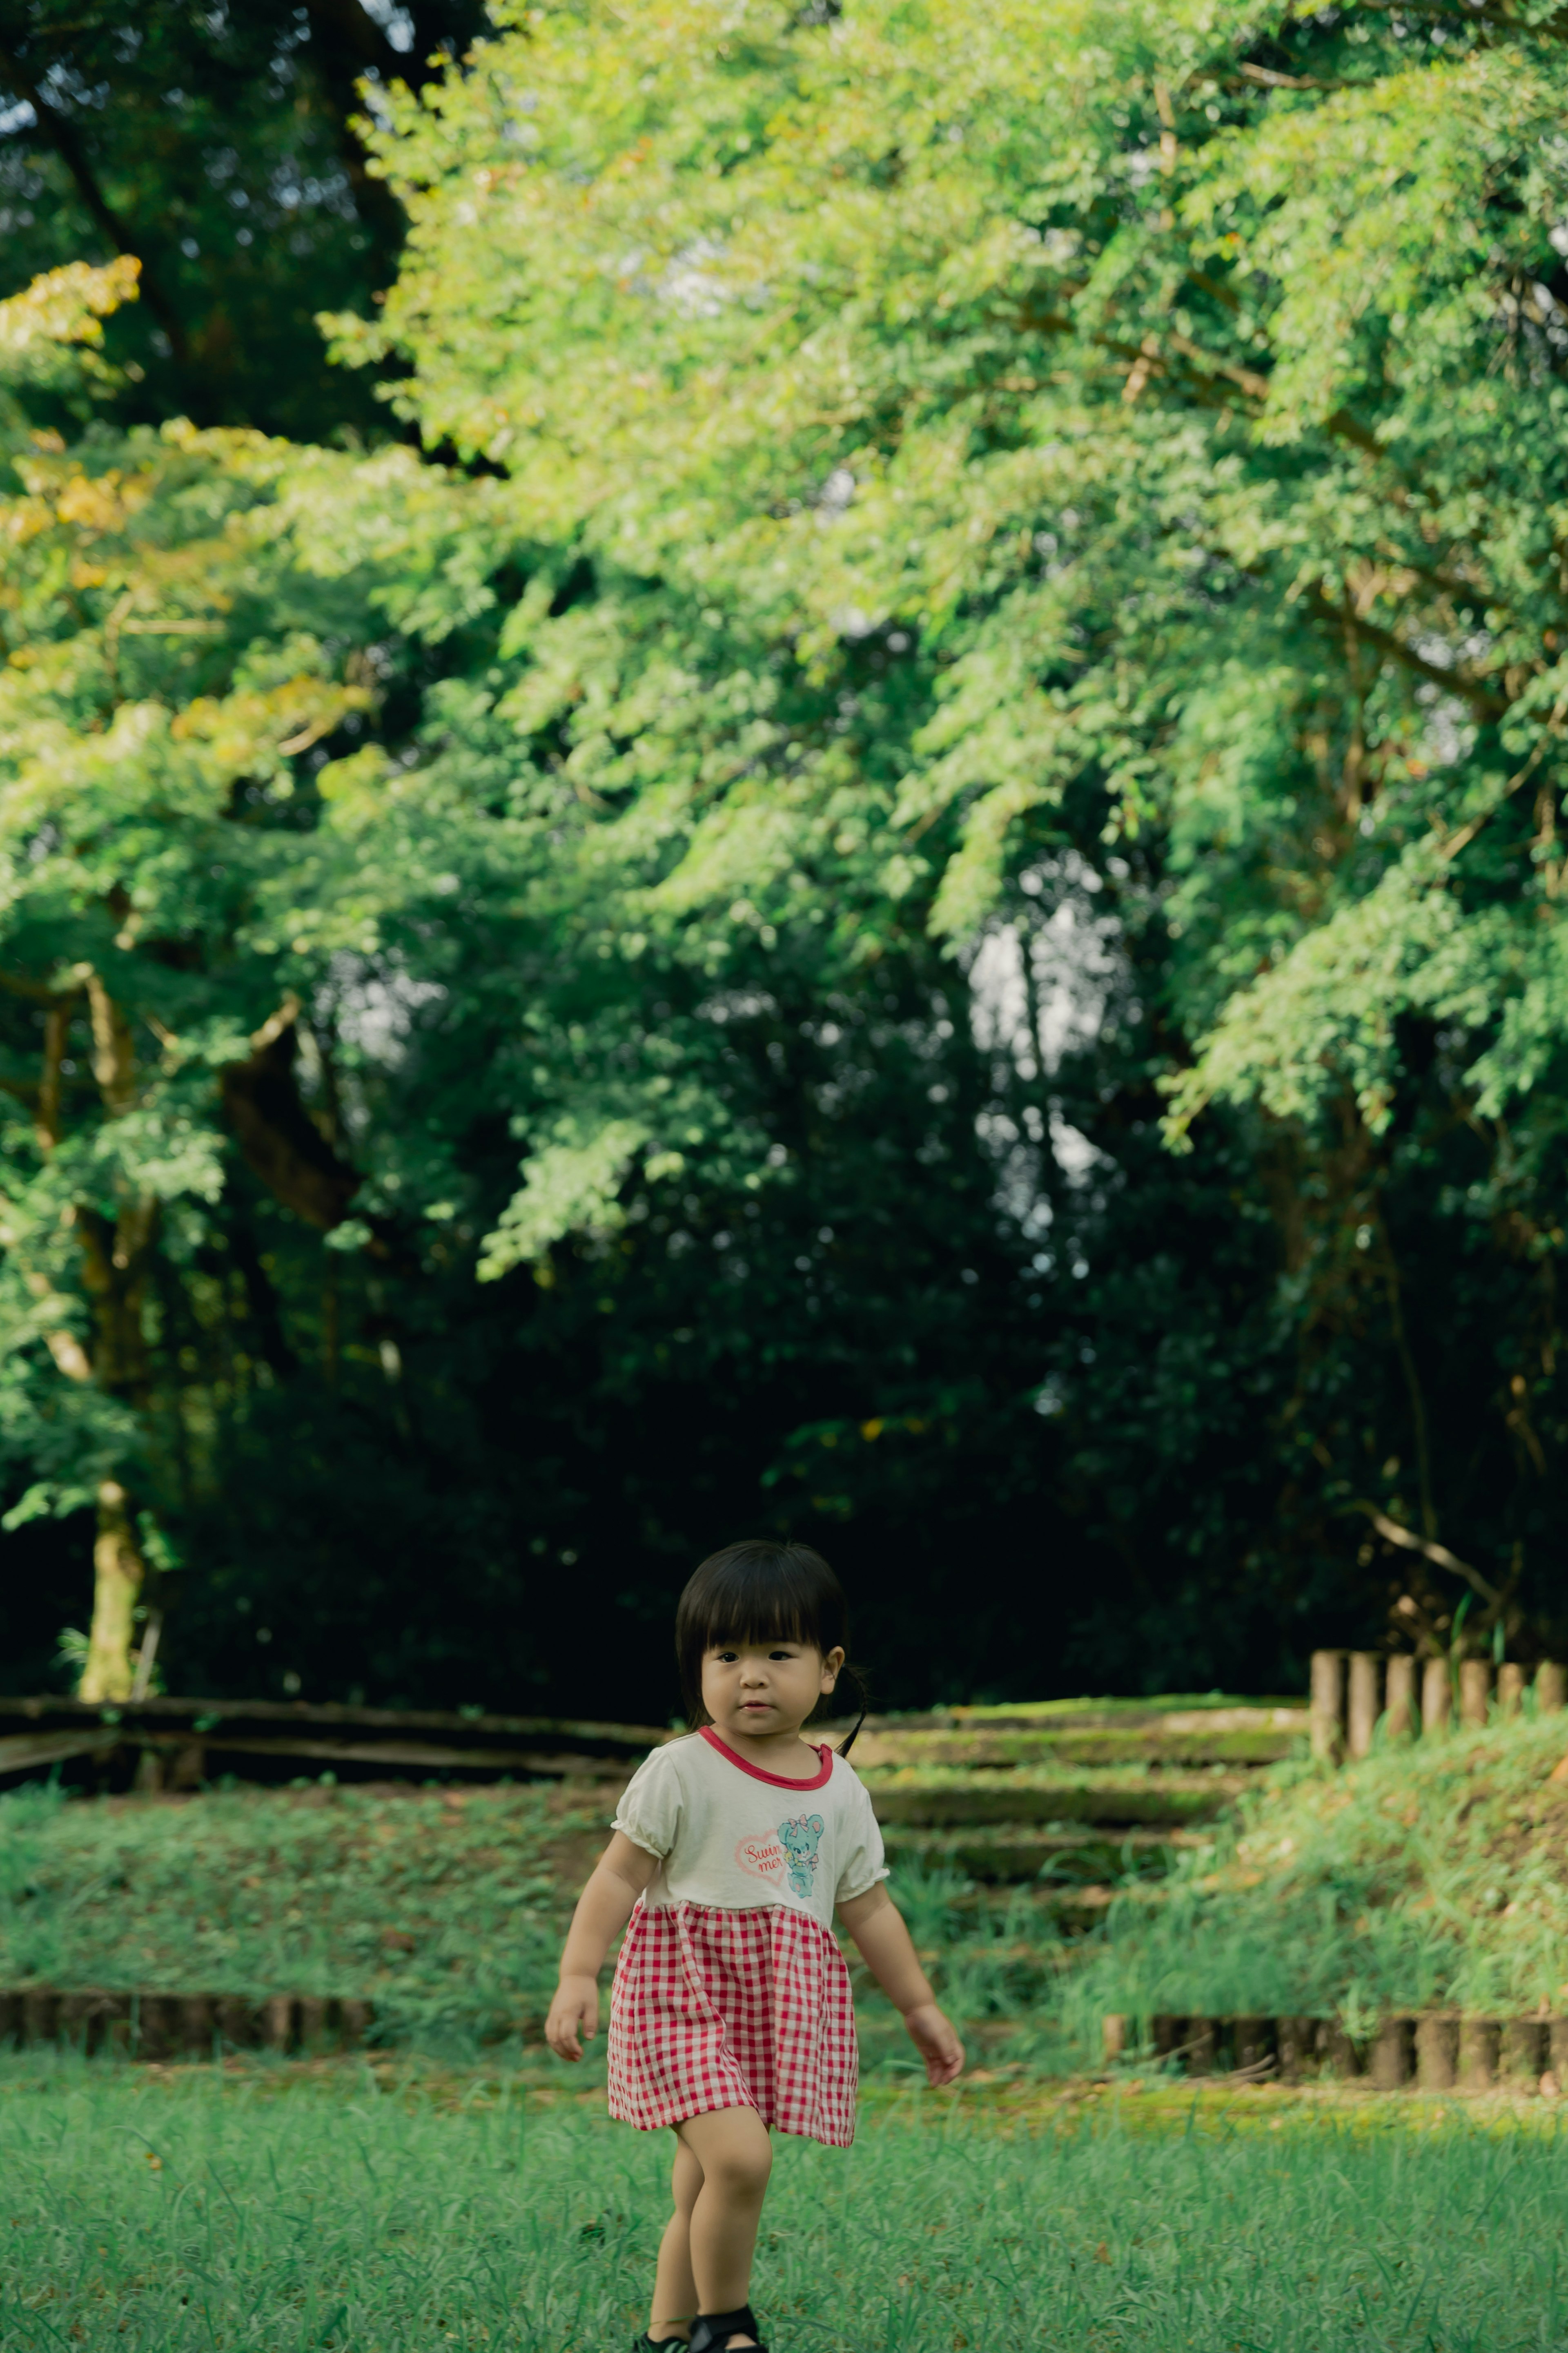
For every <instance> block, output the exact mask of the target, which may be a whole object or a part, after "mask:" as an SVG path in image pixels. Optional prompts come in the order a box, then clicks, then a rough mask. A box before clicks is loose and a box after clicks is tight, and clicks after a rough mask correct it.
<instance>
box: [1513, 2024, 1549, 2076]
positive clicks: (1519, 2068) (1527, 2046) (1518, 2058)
mask: <svg viewBox="0 0 1568 2353" xmlns="http://www.w3.org/2000/svg"><path fill="white" fill-rule="evenodd" d="M1546 2057H1547V2033H1546V2021H1545V2020H1544V2019H1543V2018H1510V2019H1505V2020H1504V2021H1503V2030H1502V2072H1503V2077H1504V2080H1505V2082H1507V2083H1510V2084H1528V2085H1529V2086H1530V2088H1531V2091H1533V2090H1534V2089H1535V2086H1536V2085H1537V2084H1539V2083H1540V2081H1541V2078H1542V2075H1543V2074H1544V2073H1546Z"/></svg>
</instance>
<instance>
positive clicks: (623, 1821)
mask: <svg viewBox="0 0 1568 2353" xmlns="http://www.w3.org/2000/svg"><path fill="white" fill-rule="evenodd" d="M681 1805H682V1790H681V1787H680V1768H679V1764H678V1763H677V1761H676V1759H675V1758H674V1757H672V1756H671V1755H670V1753H669V1751H668V1748H656V1749H655V1750H654V1751H653V1753H652V1755H651V1756H649V1757H644V1759H643V1761H642V1763H641V1764H640V1765H639V1766H638V1767H637V1771H636V1772H635V1773H634V1774H633V1775H632V1778H631V1779H630V1780H629V1781H628V1782H627V1783H626V1788H625V1789H624V1790H623V1791H622V1792H621V1802H620V1804H619V1805H618V1806H617V1807H616V1819H615V1820H614V1821H613V1822H612V1823H611V1824H610V1828H611V1829H612V1830H616V1831H624V1833H625V1834H626V1837H627V1838H629V1839H630V1840H631V1841H632V1844H633V1845H634V1846H640V1847H641V1848H642V1850H643V1852H644V1853H645V1854H653V1855H657V1856H658V1859H659V1861H660V1862H663V1860H664V1858H665V1856H666V1855H667V1854H668V1852H670V1850H671V1848H672V1847H673V1846H674V1844H675V1841H676V1838H677V1836H678V1835H679V1830H680V1816H681Z"/></svg>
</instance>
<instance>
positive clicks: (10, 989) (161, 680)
mask: <svg viewBox="0 0 1568 2353" xmlns="http://www.w3.org/2000/svg"><path fill="white" fill-rule="evenodd" d="M128 291H134V267H133V265H132V266H131V267H129V268H127V267H126V266H123V265H115V266H114V267H112V268H111V269H108V270H102V271H97V270H93V269H88V268H86V267H85V266H82V265H78V266H77V267H76V268H75V269H65V270H61V271H58V272H56V273H55V274H54V276H53V277H52V278H46V279H45V280H40V281H39V282H38V284H37V285H36V286H35V287H34V288H33V289H32V290H30V292H29V293H28V294H26V295H24V296H22V297H20V298H16V299H15V300H13V301H11V302H9V303H7V304H5V306H4V307H3V308H0V348H3V349H5V351H6V352H7V353H8V354H9V356H10V359H11V362H12V365H13V374H14V375H16V374H19V375H22V376H23V377H24V378H26V377H27V376H28V375H31V376H32V377H33V378H34V380H35V383H36V381H37V379H38V378H39V377H40V376H43V377H45V378H46V379H47V378H48V377H49V376H51V375H52V376H53V377H54V378H55V379H56V380H57V381H58V379H59V378H60V377H61V376H62V375H67V374H68V371H67V370H65V369H62V367H61V365H60V364H59V355H60V354H61V353H63V352H65V351H67V350H68V347H69V345H70V344H71V343H73V342H74V343H78V344H85V345H86V346H87V356H88V357H89V359H90V358H91V357H92V356H93V354H94V348H95V347H96V345H97V343H98V342H99V340H100V327H99V321H100V318H101V316H102V315H104V314H105V313H107V312H109V311H112V309H113V308H114V307H115V305H116V303H117V302H118V301H120V300H121V298H122V297H123V295H124V294H125V293H126V292H128ZM13 422H14V427H15V429H14V431H13V435H12V439H11V447H10V449H9V451H8V456H9V460H10V466H11V469H12V470H13V473H14V476H15V477H16V482H17V487H16V490H15V491H13V492H12V493H11V494H10V495H9V496H8V497H6V498H5V501H4V505H3V508H0V513H3V516H4V526H3V527H4V530H5V536H6V540H7V543H8V545H9V548H10V550H11V553H10V555H9V557H8V561H7V567H6V573H5V589H4V602H3V607H0V619H3V626H4V630H5V641H6V652H7V662H6V667H5V671H4V673H0V778H3V793H0V857H3V858H4V861H5V874H6V878H7V879H6V884H5V912H4V916H3V918H0V934H3V941H4V944H3V946H0V989H3V990H4V992H5V1005H4V1008H0V1025H3V1029H4V1034H5V1071H4V1076H3V1079H0V1085H3V1087H4V1092H5V1095H6V1096H7V1097H8V1098H9V1100H10V1102H11V1103H12V1105H13V1106H14V1110H13V1116H12V1118H11V1121H10V1123H9V1124H8V1127H7V1128H6V1130H5V1134H4V1136H3V1137H0V1165H3V1167H4V1179H3V1184H4V1209H3V1216H4V1228H3V1233H0V1239H3V1240H4V1244H5V1269H4V1275H3V1277H0V1282H3V1283H4V1288H5V1294H6V1296H5V1320H6V1323H7V1324H8V1327H9V1353H8V1356H7V1362H6V1372H7V1378H6V1386H5V1441H6V1445H7V1450H8V1451H9V1452H10V1453H11V1454H12V1456H13V1458H14V1459H15V1458H16V1457H18V1456H19V1457H21V1458H23V1459H24V1460H26V1461H28V1462H29V1463H30V1464H31V1466H32V1467H33V1468H34V1471H35V1473H36V1474H37V1473H38V1472H41V1473H42V1475H41V1476H38V1475H35V1477H34V1480H33V1482H32V1483H31V1484H30V1485H29V1487H28V1488H27V1490H26V1493H25V1494H24V1495H23V1496H22V1497H21V1499H20V1501H19V1502H18V1503H17V1504H16V1505H15V1506H14V1508H13V1510H12V1512H11V1514H10V1515H9V1521H8V1525H17V1524H19V1523H21V1522H24V1521H26V1519H27V1518H28V1517H29V1516H32V1515H33V1514H37V1513H39V1512H42V1511H55V1512H60V1511H69V1510H71V1509H72V1508H75V1507H77V1506H79V1504H81V1503H82V1502H83V1501H84V1500H89V1499H90V1500H91V1501H93V1503H94V1504H95V1506H96V1512H97V1522H98V1536H97V1546H96V1551H95V1567H96V1599H95V1602H94V1609H93V1620H92V1629H91V1635H90V1639H89V1651H88V1655H87V1662H86V1668H85V1672H84V1676H83V1681H82V1691H83V1694H84V1696H87V1697H89V1698H108V1699H117V1698H123V1697H124V1696H125V1695H126V1693H127V1691H128V1689H129V1687H130V1682H131V1676H132V1625H133V1620H134V1618H135V1615H136V1613H137V1611H138V1608H139V1605H140V1603H141V1597H142V1586H143V1582H144V1579H145V1577H146V1574H147V1564H148V1559H149V1556H150V1554H151V1556H152V1557H153V1559H154V1560H156V1559H157V1558H158V1557H159V1556H161V1555H166V1552H167V1545H166V1540H165V1539H164V1538H163V1536H162V1535H161V1534H160V1531H159V1517H160V1514H161V1513H162V1512H163V1510H164V1509H165V1508H166V1504H167V1501H168V1497H167V1492H166V1491H167V1488H168V1483H169V1482H168V1461H169V1456H170V1451H171V1446H170V1430H169V1427H168V1422H169V1417H170V1413H171V1409H173V1411H174V1415H175V1417H176V1418H177V1414H178V1398H177V1395H176V1396H175V1397H174V1398H171V1396H170V1394H169V1386H168V1383H167V1381H166V1380H165V1381H164V1382H163V1384H162V1394H161V1395H160V1393H159V1391H160V1384H159V1382H158V1380H157V1378H156V1374H155V1367H154V1361H153V1325H154V1324H155V1322H156V1305H157V1289H158V1286H157V1284H156V1282H155V1279H154V1275H155V1267H156V1266H157V1264H158V1263H159V1262H160V1261H162V1262H163V1264H164V1265H165V1266H166V1267H168V1268H169V1269H171V1270H173V1271H174V1275H175V1277H176V1278H177V1277H178V1274H179V1272H180V1271H182V1270H187V1269H189V1268H190V1267H191V1266H192V1264H193V1261H195V1258H196V1256H197V1254H198V1252H199V1250H200V1248H201V1245H202V1242H203V1240H204V1236H205V1231H206V1228H207V1224H208V1221H209V1219H210V1214H211V1211H212V1208H213V1206H214V1205H215V1204H216V1202H217V1201H218V1200H219V1198H220V1197H221V1195H222V1192H223V1189H224V1182H225V1177H224V1166H223V1163H224V1159H225V1156H226V1134H225V1131H226V1130H227V1131H228V1132H229V1133H230V1134H233V1136H234V1137H235V1138H236V1139H237V1142H238V1145H239V1146H240V1149H241V1150H242V1152H243V1153H244V1155H245V1157H246V1158H247V1160H248V1162H249V1163H250V1165H251V1166H252V1167H253V1168H254V1169H255V1170H256V1171H257V1173H258V1175H259V1176H260V1177H261V1179H262V1181H263V1182H264V1183H265V1184H266V1185H267V1186H268V1187H269V1188H270V1190H271V1191H272V1192H273V1193H274V1194H275V1195H276V1196H277V1197H278V1198H279V1200H280V1201H282V1202H284V1203H286V1204H287V1205H288V1207H289V1208H290V1209H291V1210H292V1211H293V1212H294V1213H295V1215H296V1216H297V1217H298V1218H300V1219H303V1220H304V1221H305V1222H306V1223H308V1224H309V1225H310V1226H313V1227H315V1228H318V1229H323V1230H328V1231H330V1230H331V1229H337V1228H341V1227H342V1225H343V1223H344V1221H345V1219H347V1217H348V1213H349V1208H350V1205H351V1203H353V1200H354V1198H355V1197H356V1195H357V1194H358V1192H359V1190H360V1187H361V1182H362V1179H361V1176H360V1172H359V1171H358V1170H357V1169H355V1168H354V1167H353V1166H350V1165H349V1163H348V1162H347V1161H346V1160H345V1159H344V1158H343V1157H342V1155H340V1154H339V1152H338V1151H337V1150H336V1149H335V1148H334V1147H333V1145H332V1144H331V1142H330V1141H329V1140H328V1139H327V1138H326V1137H325V1136H324V1135H323V1134H321V1131H320V1130H319V1129H318V1127H317V1126H315V1125H314V1124H312V1123H311V1121H310V1119H309V1117H308V1116H307V1115H306V1112H305V1110H304V1107H303V1105H302V1103H301V1102H300V1097H299V1094H298V1092H297V1089H296V1086H295V1082H294V1062H295V1059H296V1056H297V1054H298V1051H299V1045H300V1021H301V1017H302V1013H303V1009H304V1002H305V1000H304V997H302V996H301V994H300V987H301V985H303V986H304V987H306V988H307V989H308V987H309V975H310V972H311V970H312V968H313V960H319V959H320V958H321V956H322V955H331V952H332V948H333V946H334V944H336V942H337V940H339V939H341V938H342V937H345V936H346V937H352V936H353V928H354V912H353V905H352V902H345V900H344V897H343V895H342V885H343V881H344V874H343V865H344V855H345V853H344V849H343V845H342V840H341V839H340V838H339V837H337V836H336V835H335V833H334V827H333V823H332V811H331V797H332V795H333V793H334V790H335V789H337V783H338V780H339V779H341V780H342V789H343V791H344V793H345V795H346V796H348V797H349V798H350V800H351V801H352V792H353V779H354V777H355V776H356V775H357V774H358V773H359V768H360V767H362V766H363V761H364V758H365V748H367V747H356V746H355V744H354V738H355V737H356V735H358V734H359V733H361V731H362V730H363V727H364V723H365V720H366V717H367V715H368V714H369V713H370V712H371V711H372V709H373V707H374V706H375V705H376V704H377V702H379V700H380V698H379V696H378V694H377V692H376V691H375V687H376V681H375V672H374V640H375V635H376V630H375V622H376V616H375V614H374V609H373V607H372V606H371V605H370V603H369V602H368V601H367V596H366V587H367V583H366V580H365V579H364V578H363V577H359V578H345V577H342V576H340V577H339V578H338V579H336V580H334V581H331V582H329V581H328V580H326V579H325V578H324V576H323V575H321V573H320V572H319V571H318V572H312V571H311V569H310V565H309V563H308V560H307V559H306V558H305V557H304V556H303V555H302V554H301V550H300V538H301V534H300V530H299V528H298V527H297V522H296V518H295V517H294V515H292V514H291V513H290V510H289V498H288V495H287V494H288V493H289V491H292V492H293V494H294V495H295V497H296V498H300V497H303V496H304V495H305V494H306V493H305V486H304V485H303V484H302V483H301V482H300V480H299V477H298V465H299V459H298V457H297V453H295V452H294V451H292V450H290V449H289V448H288V447H287V446H286V445H279V444H277V443H273V442H268V441H267V440H266V439H264V438H262V437H260V436H258V435H255V434H237V433H233V432H224V431H217V432H213V433H206V434H204V433H200V432H198V431H196V430H195V428H194V427H189V426H184V425H174V426H171V427H167V428H165V430H164V431H163V433H162V434H156V435H154V434H152V433H149V432H147V431H145V430H136V431H132V433H130V434H129V435H118V434H112V433H108V432H105V431H103V430H101V429H98V430H92V429H89V430H88V431H87V432H86V433H85V434H84V435H83V436H82V437H81V438H79V439H78V440H77V441H76V442H75V444H74V445H73V446H70V447H68V446H67V445H66V444H65V443H64V442H63V441H62V439H61V438H60V437H59V436H58V434H56V433H53V432H48V431H44V432H39V431H36V430H35V431H31V432H28V431H26V430H25V429H23V428H24V424H25V420H24V419H23V418H21V417H16V418H14V420H13ZM383 462H385V461H383ZM291 470H293V471H291ZM334 745H335V746H337V747H338V748H340V750H341V751H342V753H343V754H344V755H345V756H344V757H343V758H341V759H340V760H339V761H337V762H336V763H335V764H334V763H333V762H332V761H331V758H330V757H329V756H328V753H329V749H330V747H332V746H334ZM312 754H315V756H314V757H312ZM356 762H357V763H358V765H356ZM301 802H305V803H307V804H308V807H307V808H306V809H302V808H301ZM317 812H320V817H319V820H318V821H312V820H313V819H315V818H316V813H317ZM334 903H335V905H336V908H337V910H338V913H337V919H336V923H334V921H333V915H332V908H333V906H334ZM366 1238H367V1240H371V1241H372V1242H373V1243H374V1236H371V1235H369V1234H368V1231H367V1236H366ZM252 1274H253V1279H254V1280H258V1281H259V1282H261V1284H262V1286H263V1287H265V1277H264V1275H262V1274H261V1271H260V1270H259V1269H253V1270H252ZM37 1343H41V1344H42V1349H43V1350H44V1351H47V1359H48V1360H49V1362H50V1363H51V1364H52V1366H53V1369H54V1372H55V1373H56V1375H58V1376H60V1377H63V1378H58V1379H54V1380H50V1379H48V1378H47V1377H46V1378H43V1379H40V1376H39V1361H38V1359H39V1352H38V1350H37V1346H36V1345H35V1344H37ZM142 1655H143V1660H144V1663H145V1666H146V1667H147V1669H148V1670H149V1671H150V1669H151V1664H152V1652H151V1651H143V1654H142Z"/></svg>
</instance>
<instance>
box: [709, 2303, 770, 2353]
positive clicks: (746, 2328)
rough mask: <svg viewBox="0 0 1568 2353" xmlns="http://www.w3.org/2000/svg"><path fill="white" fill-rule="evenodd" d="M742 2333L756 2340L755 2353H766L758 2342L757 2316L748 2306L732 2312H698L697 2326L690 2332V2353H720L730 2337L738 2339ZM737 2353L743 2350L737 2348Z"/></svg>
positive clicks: (745, 2305) (764, 2348)
mask: <svg viewBox="0 0 1568 2353" xmlns="http://www.w3.org/2000/svg"><path fill="white" fill-rule="evenodd" d="M742 2332H743V2333H744V2334H745V2335H746V2336H747V2337H756V2338H758V2340H759V2342H758V2345H757V2353H768V2348H767V2347H766V2346H765V2345H763V2343H762V2342H761V2341H760V2340H761V2337H762V2331H761V2329H760V2328H759V2327H757V2316H756V2314H755V2313H754V2312H753V2311H752V2307H751V2306H750V2305H749V2304H742V2306H740V2307H739V2309H738V2310H737V2311H734V2312H700V2313H699V2314H698V2316H697V2326H696V2327H695V2328H694V2329H693V2330H692V2332H691V2353H721V2347H723V2346H724V2345H726V2344H728V2342H729V2340H730V2338H731V2337H738V2336H740V2335H741V2334H742ZM739 2353H743V2348H739Z"/></svg>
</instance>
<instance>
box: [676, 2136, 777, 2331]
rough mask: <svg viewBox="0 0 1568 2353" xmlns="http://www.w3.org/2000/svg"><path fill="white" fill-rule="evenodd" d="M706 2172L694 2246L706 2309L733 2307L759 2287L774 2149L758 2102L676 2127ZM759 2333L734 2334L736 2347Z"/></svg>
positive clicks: (694, 2215)
mask: <svg viewBox="0 0 1568 2353" xmlns="http://www.w3.org/2000/svg"><path fill="white" fill-rule="evenodd" d="M675 2129H676V2132H677V2134H678V2135H679V2140H680V2145H681V2147H682V2148H683V2149H686V2150H688V2151H689V2153H690V2155H691V2156H692V2157H693V2158H695V2159H696V2162H697V2166H698V2168H699V2170H700V2175H701V2187H700V2189H699V2190H698V2193H697V2196H696V2199H695V2200H694V2201H693V2204H692V2208H691V2224H690V2230H689V2246H690V2250H691V2272H692V2277H693V2280H694V2282H695V2284H696V2288H697V2309H698V2311H699V2312H733V2311H734V2310H735V2308H736V2306H738V2305H742V2304H745V2303H746V2302H747V2301H748V2300H749V2298H750V2295H751V2289H752V2250H753V2248H754V2247H755V2245H756V2243H757V2224H758V2222H759V2221H761V2219H762V2211H763V2198H764V2196H765V2195H766V2192H767V2187H768V2175H769V2173H770V2172H771V2171H772V2169H773V2147H772V2144H771V2143H770V2141H769V2139H768V2128H767V2126H765V2125H764V2124H763V2120H762V2118H761V2116H758V2114H757V2112H756V2110H755V2108H718V2109H715V2110H714V2112H713V2113H712V2114H711V2115H710V2116H688V2118H687V2119H686V2122H685V2123H684V2124H682V2125H677V2126H676V2127H675ZM756 2341H757V2340H756V2338H755V2337H731V2338H730V2340H729V2342H730V2343H731V2345H732V2346H744V2345H754V2344H755V2343H756Z"/></svg>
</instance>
